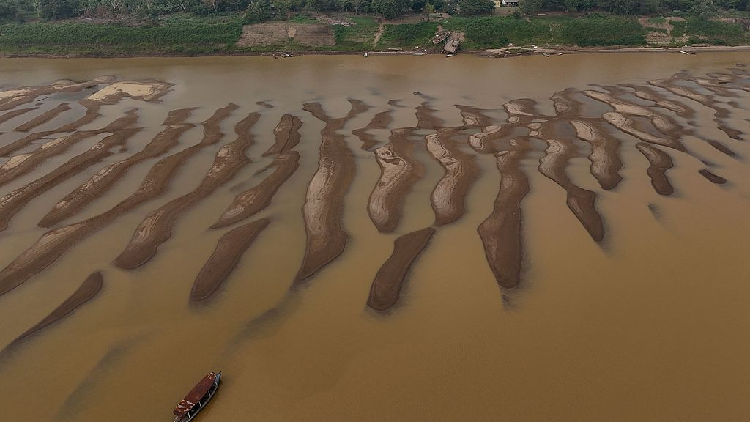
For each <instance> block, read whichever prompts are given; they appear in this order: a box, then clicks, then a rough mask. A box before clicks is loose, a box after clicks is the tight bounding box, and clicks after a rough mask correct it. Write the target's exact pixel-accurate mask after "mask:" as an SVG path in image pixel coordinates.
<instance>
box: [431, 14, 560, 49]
mask: <svg viewBox="0 0 750 422" xmlns="http://www.w3.org/2000/svg"><path fill="white" fill-rule="evenodd" d="M445 27H446V29H449V30H453V31H464V33H465V34H466V42H464V47H465V48H467V49H470V50H478V49H487V48H493V47H494V48H497V47H504V46H506V45H508V43H513V44H516V45H527V44H547V43H549V42H551V41H552V32H551V30H550V22H549V21H545V20H541V19H534V20H531V21H527V20H525V19H518V18H515V17H512V16H506V17H480V18H458V17H454V18H451V19H449V20H448V22H447V23H446V25H445Z"/></svg>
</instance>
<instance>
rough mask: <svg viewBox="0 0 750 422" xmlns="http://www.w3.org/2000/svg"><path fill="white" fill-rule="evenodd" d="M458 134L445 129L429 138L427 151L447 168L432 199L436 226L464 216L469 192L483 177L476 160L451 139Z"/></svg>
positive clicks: (427, 139)
mask: <svg viewBox="0 0 750 422" xmlns="http://www.w3.org/2000/svg"><path fill="white" fill-rule="evenodd" d="M453 136H455V132H454V131H453V130H450V129H441V130H439V131H438V133H433V134H430V135H427V137H426V139H425V140H426V143H427V151H429V152H430V154H432V156H433V157H435V159H436V160H437V161H438V162H439V163H440V165H441V166H443V169H444V170H445V175H444V176H443V177H442V178H441V179H440V180H439V181H438V183H437V185H436V186H435V189H434V190H433V191H432V195H431V196H430V200H431V204H432V209H433V211H435V224H436V225H438V226H442V225H444V224H449V223H452V222H454V221H456V220H458V219H459V218H461V216H463V215H464V211H465V202H466V196H467V195H468V193H469V188H471V185H473V184H474V182H475V181H476V180H477V178H478V177H479V167H478V166H477V164H476V156H474V155H469V154H466V153H464V152H463V151H461V150H460V149H459V148H458V147H457V144H456V141H455V140H453V139H451V138H452V137H453Z"/></svg>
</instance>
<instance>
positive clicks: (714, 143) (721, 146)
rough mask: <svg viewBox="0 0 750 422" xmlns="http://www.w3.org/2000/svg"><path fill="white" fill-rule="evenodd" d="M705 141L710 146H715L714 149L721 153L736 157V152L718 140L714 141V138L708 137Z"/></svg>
mask: <svg viewBox="0 0 750 422" xmlns="http://www.w3.org/2000/svg"><path fill="white" fill-rule="evenodd" d="M706 142H708V144H709V145H711V146H712V147H714V148H716V150H718V151H720V152H721V153H723V154H726V155H728V156H730V157H736V156H737V153H736V152H734V151H732V150H731V149H729V148H727V147H726V146H725V145H724V144H722V143H721V142H719V141H716V140H713V139H709V140H707V141H706Z"/></svg>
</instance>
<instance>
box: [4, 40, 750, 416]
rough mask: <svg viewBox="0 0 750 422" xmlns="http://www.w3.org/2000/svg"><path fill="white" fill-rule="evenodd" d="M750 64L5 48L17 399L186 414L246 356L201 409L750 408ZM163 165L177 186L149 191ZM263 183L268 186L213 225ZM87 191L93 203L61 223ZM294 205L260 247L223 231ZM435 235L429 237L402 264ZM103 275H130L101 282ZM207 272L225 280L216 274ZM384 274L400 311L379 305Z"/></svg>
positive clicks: (8, 314) (7, 348)
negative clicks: (94, 56)
mask: <svg viewBox="0 0 750 422" xmlns="http://www.w3.org/2000/svg"><path fill="white" fill-rule="evenodd" d="M746 66H750V60H749V59H748V58H747V55H746V54H745V53H702V54H698V55H681V54H667V53H664V54H661V53H638V54H626V53H623V54H580V55H566V56H561V57H549V58H548V57H541V56H539V57H519V58H514V59H503V60H499V59H483V58H478V57H471V56H458V57H454V58H451V59H445V58H443V57H441V56H425V57H370V58H367V59H365V58H362V57H357V56H340V57H339V56H335V57H334V56H331V57H324V56H323V57H313V56H311V57H295V58H291V59H283V60H274V59H272V58H269V57H206V58H159V59H156V58H148V59H107V60H87V59H77V60H31V59H3V60H2V61H0V76H1V78H0V83H1V84H2V86H1V87H2V89H3V91H4V92H10V91H12V90H16V89H18V88H21V87H31V88H30V91H29V92H28V93H27V94H24V95H26V97H24V96H23V95H21V94H18V96H17V97H8V96H7V95H6V96H5V97H3V95H2V93H1V92H0V120H3V119H2V116H3V115H4V114H5V113H10V112H13V111H14V110H19V109H22V108H29V107H30V108H33V110H30V111H28V112H26V113H23V114H19V115H18V116H15V117H12V118H9V119H7V120H4V121H3V122H2V123H0V133H2V134H0V152H2V153H3V156H2V157H0V166H2V167H0V196H2V198H0V222H4V223H5V224H4V225H5V228H4V229H3V231H0V268H3V269H2V272H0V291H2V293H1V294H0V321H1V322H0V349H2V348H4V349H3V351H2V352H0V397H3V402H4V403H5V406H4V407H3V411H2V414H3V417H2V418H0V419H2V420H8V421H102V420H107V421H131V420H139V421H160V420H170V418H171V417H172V416H171V412H172V409H173V408H174V406H175V405H176V404H177V402H178V401H179V400H180V399H181V398H182V396H183V395H184V394H185V393H187V391H188V390H189V389H190V388H191V387H192V386H193V385H194V383H195V382H197V381H198V380H199V379H200V378H201V376H202V375H203V374H204V373H206V372H208V371H210V370H222V371H223V375H224V382H223V386H222V388H221V390H220V392H219V393H218V395H217V396H216V398H215V399H214V400H213V401H212V402H211V404H210V405H209V407H208V408H207V409H206V410H204V411H203V412H202V413H201V414H200V415H199V416H198V418H197V419H196V420H200V421H206V422H210V421H228V420H241V421H244V420H248V421H250V420H258V421H384V420H391V421H422V420H432V421H636V420H638V421H707V420H717V421H718V420H722V421H739V420H744V419H745V418H746V415H747V414H748V412H750V402H749V401H748V400H747V397H748V395H749V394H750V382H748V380H750V360H748V358H747V355H748V350H750V307H749V306H748V305H747V304H748V302H749V301H750V283H748V281H750V278H749V277H748V274H750V261H749V260H748V258H747V257H748V256H750V241H748V238H749V237H750V219H748V217H747V216H748V215H750V164H748V159H749V158H750V67H746ZM104 76H113V77H114V78H102V77H104ZM96 78H100V79H96ZM63 79H64V80H70V81H74V82H76V83H82V82H87V81H88V82H87V83H84V85H80V86H78V85H76V86H74V85H73V84H72V83H70V82H66V83H64V84H62V85H61V84H57V85H53V84H54V83H55V81H58V80H63ZM122 81H134V82H137V84H132V85H127V84H126V85H127V86H126V85H122V84H120V85H117V84H118V83H121V82H122ZM161 83H166V84H171V85H164V84H161ZM113 84H114V85H113ZM117 86H119V87H120V91H119V92H118V91H117V89H116V87H117ZM103 90H104V91H103ZM107 90H109V91H107ZM149 90H150V91H149ZM123 91H124V92H125V93H124V94H123V93H122V92H123ZM97 93H98V94H97ZM110 94H111V95H110ZM647 94H648V95H647ZM92 95H93V96H92ZM107 95H110V96H107ZM27 97H28V98H27ZM13 98H16V99H17V100H18V101H19V102H18V104H16V103H12V102H11V101H13ZM63 103H66V104H69V107H70V109H69V110H61V111H60V112H59V114H55V115H52V114H49V116H51V117H50V119H49V120H48V121H45V122H42V123H40V124H39V125H38V126H34V127H32V128H29V129H28V132H21V131H19V130H20V129H23V128H19V126H22V125H23V124H24V123H26V122H30V121H32V119H34V118H36V117H38V116H42V115H43V114H44V113H45V112H48V111H49V110H52V109H54V108H55V107H57V106H59V105H60V104H63ZM232 104H233V105H236V106H232ZM185 108H191V109H192V108H195V109H194V110H188V111H185V116H184V117H186V118H185V120H183V121H182V122H177V123H175V122H171V123H170V122H165V119H166V118H167V116H168V113H170V112H171V111H174V110H178V109H185ZM133 109H135V111H130V110H133ZM87 110H88V112H89V113H96V114H97V115H96V116H94V118H92V120H91V121H87V122H84V124H81V125H78V126H76V127H68V128H67V129H65V128H63V129H64V130H58V129H59V128H60V127H63V126H65V125H66V124H73V125H76V123H75V122H77V121H78V122H80V120H79V119H81V118H82V117H83V116H85V115H86V113H87ZM222 110H223V111H222ZM129 111H130V113H131V114H130V115H131V116H132V117H133V119H132V121H125V120H123V119H124V118H125V117H126V116H128V114H127V113H128V112H129ZM253 113H257V114H253ZM287 114H288V115H291V116H287V117H282V116H284V115H287ZM378 114H380V118H379V120H378V119H375V120H373V118H374V117H375V116H376V115H378ZM212 116H213V117H212ZM294 116H296V117H297V118H298V123H299V124H298V125H297V126H296V129H295V128H291V129H290V128H289V127H282V126H283V125H282V124H281V123H280V122H282V123H283V122H290V121H293V120H294V119H293V117H294ZM118 119H120V120H119V122H120V123H122V124H121V125H119V126H118V125H117V124H115V125H110V127H106V126H107V125H108V124H110V123H112V122H113V121H117V120H118ZM256 120H257V122H255V121H256ZM243 122H244V123H247V125H248V126H244V128H246V129H247V130H244V131H243V126H242V123H243ZM253 122H255V123H254V125H253ZM277 125H278V126H277ZM277 127H278V129H277V130H276V131H275V130H274V128H277ZM170 128H171V130H173V131H175V132H174V136H173V138H172V139H173V143H172V144H169V145H168V146H166V147H164V148H163V149H160V150H158V151H157V150H153V149H152V150H149V149H148V148H152V147H149V146H148V145H152V146H153V142H154V140H155V139H157V138H158V136H157V135H158V134H159V133H160V132H161V133H163V132H164V131H168V130H170ZM180 128H181V129H180ZM136 129H139V130H136ZM178 129H179V133H177V131H178ZM357 129H364V130H362V131H356V130H357ZM129 130H130V131H131V132H132V133H130V132H128V131H129ZM297 131H298V133H299V145H296V146H295V145H292V144H288V145H286V146H285V147H284V148H283V151H282V152H278V151H276V152H273V153H268V154H264V152H266V151H267V150H269V148H270V147H271V146H272V145H274V143H275V142H276V141H277V140H278V139H282V138H283V139H286V138H285V137H291V138H294V136H296V135H295V133H296V132H297ZM353 131H356V133H352V132H353ZM363 133H366V134H369V135H370V136H371V138H370V142H371V143H370V144H367V143H366V142H363V141H365V139H364V138H363V135H362V134H363ZM34 134H39V136H38V138H36V139H31V138H28V137H29V136H32V137H33V135H34ZM275 134H276V135H277V137H275ZM357 134H359V136H357ZM68 135H70V138H66V136H68ZM84 135H85V136H84ZM287 135H288V136H287ZM76 136H80V139H78V138H76ZM118 136H119V137H122V139H121V138H118ZM161 136H164V135H163V134H162V135H161ZM169 136H171V135H169ZM23 139H30V140H29V141H28V142H27V141H24V140H23ZM71 139H72V140H71ZM55 140H59V141H58V142H56V141H55ZM108 142H109V143H108ZM117 142H119V143H117ZM61 145H65V148H63V147H61ZM165 145H166V144H165ZM139 151H156V152H154V153H153V154H150V155H148V154H144V153H143V152H140V154H141V155H138V154H139ZM97 154H98V155H97ZM176 154H182V155H180V156H177V158H173V159H171V160H173V161H172V162H173V164H174V163H177V164H174V167H173V169H172V170H171V172H168V171H167V170H163V171H162V170H159V169H163V167H158V166H166V165H167V164H169V163H170V161H169V160H170V158H169V157H173V156H175V155H176ZM297 154H298V156H299V167H298V168H296V167H293V166H290V168H289V171H288V172H287V173H286V174H285V175H284V177H283V178H281V179H280V180H279V181H278V183H277V184H276V187H277V188H278V190H273V189H272V190H268V189H266V187H267V185H268V184H269V183H270V182H269V180H268V179H270V177H271V176H270V175H271V174H272V173H273V172H274V170H275V169H279V163H280V162H281V161H280V160H289V159H295V157H296V155H297ZM81 157H84V158H85V159H84V158H81ZM133 157H135V158H133ZM139 157H142V159H141V158H139ZM245 158H247V159H245ZM163 160H166V161H163ZM122 162H126V163H129V164H127V166H128V167H127V168H126V169H125V170H123V171H122V172H121V173H119V176H118V177H116V178H115V179H112V180H111V183H110V184H109V185H107V186H105V187H104V188H103V189H101V190H100V191H97V192H96V193H91V191H88V192H89V193H88V194H86V192H87V191H86V189H87V186H88V187H89V188H90V187H91V186H92V183H93V184H95V183H96V180H97V178H99V177H101V176H102V174H103V173H102V172H101V171H102V169H104V168H107V166H110V165H115V164H117V163H120V164H117V166H120V165H122V164H121V163H122ZM19 163H20V164H19ZM165 163H166V164H165ZM668 164H671V165H668ZM66 166H67V167H66ZM155 168H156V169H157V170H154V169H155ZM19 169H20V170H19ZM389 169H390V170H389ZM160 172H161V173H160ZM701 172H702V173H701ZM147 175H149V176H148V177H151V176H154V175H156V176H158V177H156V176H155V177H156V180H160V181H161V182H162V185H161V189H160V190H155V191H153V192H152V193H151V194H150V196H140V197H139V196H138V195H140V194H139V192H141V191H142V189H143V187H144V186H146V185H144V184H143V182H144V178H146V180H151V179H148V178H147ZM159 177H161V179H159ZM526 185H527V186H528V193H526V191H525V190H524V189H523V188H524V186H526ZM256 186H261V188H256V191H253V192H257V191H261V190H262V191H263V192H262V193H264V194H266V195H267V196H268V199H269V200H270V203H269V204H268V205H267V206H266V207H265V208H263V207H260V208H262V209H261V210H260V211H258V212H256V213H254V214H253V215H248V216H243V217H242V218H240V221H236V222H232V223H231V224H227V225H226V226H224V227H221V228H215V229H211V228H210V226H212V225H214V224H215V223H217V221H219V220H220V218H221V217H222V215H223V214H224V213H225V211H226V210H227V208H228V207H230V205H231V204H233V203H235V201H236V200H237V198H239V197H240V196H241V195H242V194H243V193H245V192H247V191H248V190H251V189H252V188H254V187H256ZM392 186H395V187H392ZM378 187H380V189H378ZM139 189H141V190H139ZM71 192H84V195H83V196H84V197H85V199H83V200H82V201H83V202H81V205H80V206H79V207H78V208H76V209H74V210H72V211H70V213H69V215H66V216H64V217H61V218H59V219H57V221H52V223H51V224H42V225H46V226H48V227H40V226H39V225H38V224H40V221H41V222H43V221H45V220H44V219H45V218H46V217H47V216H48V215H49V213H50V211H51V210H53V208H55V207H57V208H61V207H65V206H68V205H66V204H65V203H62V202H61V200H63V198H66V199H65V200H64V201H68V202H69V199H70V195H69V194H71ZM499 193H500V195H499V196H498V194H499ZM86 195H89V196H86ZM381 195H382V196H381ZM14 198H15V199H14ZM18 198H21V199H18ZM128 198H131V199H128ZM132 198H136V199H132ZM138 198H140V199H138ZM496 199H497V201H496ZM14 201H15V202H14ZM123 201H125V202H126V205H122V204H123ZM127 201H131V202H127ZM255 201H256V202H257V203H259V200H257V199H256V200H255ZM373 201H383V202H379V203H380V204H385V205H383V207H384V208H377V207H375V208H373V207H374V205H373V203H374V202H373ZM250 202H252V201H250ZM250 202H248V203H250ZM61 204H62V205H61ZM118 204H119V205H118ZM128 204H130V205H128ZM245 205H247V203H246V204H245ZM118 207H119V208H118ZM378 210H379V211H378ZM379 213H380V214H379ZM165 216H166V217H165ZM157 217H158V218H157ZM488 217H490V218H488ZM160 218H161V219H162V220H159V219H160ZM265 218H267V219H268V225H267V227H265V226H264V227H265V228H261V229H260V232H259V233H258V234H257V237H256V238H255V239H254V241H253V242H252V243H251V244H250V245H249V246H247V250H246V251H244V253H243V250H244V249H243V248H244V246H243V245H239V243H237V242H235V243H231V242H230V243H224V249H222V248H221V247H220V248H219V249H217V244H219V245H220V246H221V245H222V242H224V241H225V240H226V239H227V238H223V237H222V236H224V235H225V234H227V233H228V232H229V231H230V230H233V229H235V228H238V227H247V224H248V223H252V222H254V221H259V220H261V219H265ZM378 218H382V219H391V220H389V221H391V223H392V224H391V227H390V228H388V227H385V226H386V225H376V224H375V221H381V220H378ZM493 218H494V219H493ZM166 220H169V221H168V223H165V222H164V221H166ZM382 221H385V220H382ZM79 223H80V224H79ZM490 223H492V224H490ZM394 227H395V228H394ZM427 227H433V228H434V229H435V232H434V234H433V235H432V237H431V239H430V240H429V242H428V243H427V246H425V247H424V248H423V249H421V247H419V248H417V249H416V250H414V251H406V248H404V249H403V250H399V249H398V247H397V248H396V251H397V253H395V254H394V256H393V257H391V260H389V257H390V256H391V254H392V253H393V252H394V242H395V241H396V239H403V238H401V236H404V235H406V234H408V233H412V232H416V231H419V230H421V229H424V228H427ZM160 230H161V231H160ZM155 233H156V234H155ZM480 234H481V236H480ZM220 238H221V239H224V240H222V242H220ZM237 238H238V239H240V240H241V241H242V240H247V239H248V235H247V233H244V234H241V236H238V237H237ZM144 239H145V240H144ZM240 243H242V242H240ZM248 243H249V242H248ZM144 245H150V246H151V248H149V247H147V246H144ZM397 245H398V243H397ZM402 245H403V244H402ZM493 245H495V246H493ZM245 246H246V245H245ZM493 248H494V249H493ZM146 250H151V251H152V252H153V253H152V254H151V255H149V254H148V253H147V252H144V251H146ZM215 250H216V253H214V251H215ZM402 252H403V253H402ZM138 253H142V254H145V255H138V258H133V257H134V256H136V255H137V254H138ZM409 253H411V254H412V256H411V258H413V259H414V261H413V265H411V267H407V266H406V264H408V262H409V261H410V259H407V258H406V257H407V256H408V255H409ZM212 255H213V257H212ZM230 256H235V257H236V259H237V263H236V266H233V262H229V261H231V259H229V257H230ZM387 260H389V263H388V264H386V265H384V263H386V261H387ZM207 262H209V263H213V264H211V265H215V267H210V268H209V265H208V264H207ZM402 264H403V265H402ZM204 265H206V268H208V269H206V268H204ZM388 265H393V266H394V268H397V269H400V270H401V271H402V273H404V272H405V274H406V275H405V277H404V281H403V285H402V288H401V290H400V292H399V290H398V276H397V274H396V275H394V273H389V272H388V271H386V270H382V271H380V272H379V270H380V269H381V266H383V268H386V267H388ZM514 268H516V269H515V270H514ZM202 269H203V271H202ZM222 271H223V273H222ZM95 272H101V275H102V280H103V282H102V284H101V286H100V287H101V288H100V289H97V288H88V289H86V288H81V289H79V287H81V286H82V283H84V280H85V279H87V277H88V276H89V275H90V274H92V273H95ZM396 272H398V271H396ZM209 273H210V274H209ZM219 273H221V274H219ZM199 274H201V276H200V277H199ZM207 274H209V275H210V276H211V277H213V278H211V279H212V280H218V281H216V284H210V282H207V281H205V280H208V278H210V277H208V276H206V275H207ZM216 274H219V275H218V276H217V275H216ZM222 274H224V275H226V274H228V275H226V277H225V276H224V275H222ZM203 276H206V277H208V278H206V279H205V280H204V281H200V280H201V279H202V277H203ZM197 278H198V284H200V283H201V282H205V283H208V284H204V286H205V285H210V287H211V288H210V289H208V290H209V293H210V294H209V295H208V298H205V299H204V298H202V297H201V298H197V296H196V295H195V294H194V295H193V296H191V289H193V285H194V283H196V279H197ZM374 281H375V283H376V285H377V286H380V287H388V288H390V290H388V289H386V290H388V291H389V292H390V293H389V294H386V295H385V296H382V297H380V296H379V298H380V299H383V298H385V299H389V298H390V299H392V300H393V301H395V304H392V306H390V305H389V306H388V307H387V308H388V309H385V310H382V309H380V310H378V309H373V308H377V306H368V304H370V305H372V304H373V303H374V302H373V300H374V299H373V296H370V295H371V289H372V291H373V292H376V291H379V290H377V289H375V288H373V282H374ZM378 283H382V284H378ZM86 286H87V285H86V284H85V283H84V287H86ZM89 287H90V286H89ZM394 289H395V290H394ZM394 292H395V293H394ZM372 294H373V295H374V294H376V293H372ZM386 296H387V297H386ZM81 297H82V298H83V299H82V300H78V299H81ZM77 298H78V299H77ZM200 299H204V300H200ZM385 299H384V300H385ZM76 300H77V301H76ZM48 316H50V317H49V318H48ZM45 318H47V319H45ZM40 321H47V322H51V323H50V324H48V325H47V324H42V325H45V326H43V327H41V329H38V330H36V329H35V330H34V332H33V333H31V334H30V335H28V336H26V337H25V338H23V339H22V340H20V341H17V340H14V339H16V338H18V337H19V336H21V335H22V334H23V333H25V332H27V330H29V329H30V328H31V327H35V326H36V324H38V323H39V322H40Z"/></svg>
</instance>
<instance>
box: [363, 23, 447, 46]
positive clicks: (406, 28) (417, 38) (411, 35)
mask: <svg viewBox="0 0 750 422" xmlns="http://www.w3.org/2000/svg"><path fill="white" fill-rule="evenodd" d="M437 27H438V24H437V23H436V22H419V23H404V24H398V25H386V26H385V30H384V31H383V36H382V37H381V38H380V42H379V43H378V45H377V46H378V48H387V47H404V48H413V47H416V46H420V47H425V46H427V45H428V43H430V44H432V43H431V41H430V40H431V39H432V37H433V36H434V35H435V32H437Z"/></svg>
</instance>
